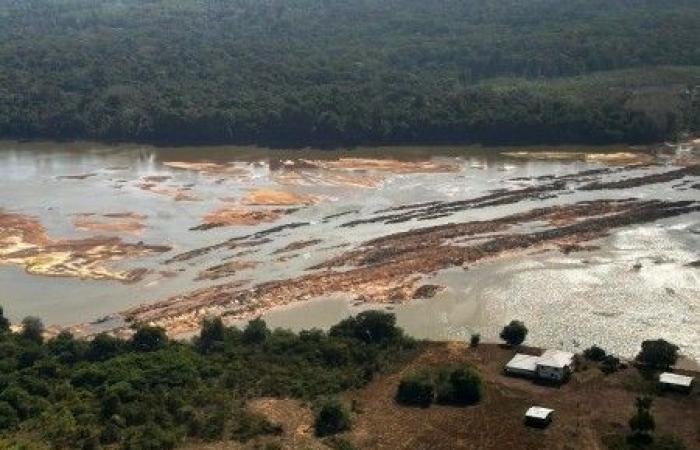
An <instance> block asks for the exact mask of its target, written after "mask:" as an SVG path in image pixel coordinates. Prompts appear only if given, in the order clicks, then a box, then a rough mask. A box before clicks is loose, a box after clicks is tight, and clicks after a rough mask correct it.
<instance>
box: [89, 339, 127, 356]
mask: <svg viewBox="0 0 700 450" xmlns="http://www.w3.org/2000/svg"><path fill="white" fill-rule="evenodd" d="M124 347H125V345H124V341H122V340H121V339H119V338H116V337H114V336H110V335H109V334H107V333H100V334H98V335H97V336H95V338H94V339H93V340H92V341H90V344H89V346H88V350H87V355H86V356H87V359H89V360H90V361H106V360H108V359H110V358H113V357H115V356H117V355H118V354H119V353H121V351H122V350H123V349H124Z"/></svg>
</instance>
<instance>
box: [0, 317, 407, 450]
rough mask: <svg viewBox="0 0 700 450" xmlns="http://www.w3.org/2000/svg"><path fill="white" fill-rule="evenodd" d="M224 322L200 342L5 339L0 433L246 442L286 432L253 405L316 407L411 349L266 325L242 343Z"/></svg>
mask: <svg viewBox="0 0 700 450" xmlns="http://www.w3.org/2000/svg"><path fill="white" fill-rule="evenodd" d="M217 322H218V321H215V320H212V321H210V322H208V325H207V327H206V330H203V331H202V333H200V336H199V337H198V338H197V339H195V340H194V342H192V343H188V342H177V341H170V340H168V339H166V338H165V335H164V333H163V331H162V330H161V329H158V328H152V327H142V328H139V329H138V330H137V331H136V332H135V334H134V336H133V337H132V339H130V340H129V341H123V340H121V339H117V338H114V337H111V336H108V335H98V336H96V337H95V338H94V339H93V340H92V341H90V342H85V341H83V340H80V339H75V338H74V337H73V336H71V335H70V334H69V333H61V334H59V335H58V336H56V337H55V338H53V339H51V340H49V341H48V342H46V343H44V342H41V343H39V342H37V341H36V340H33V339H28V338H27V337H26V336H24V335H23V334H22V333H18V334H13V333H7V334H6V335H4V336H3V337H2V339H0V367H2V368H3V372H2V376H1V377H0V433H2V435H3V438H5V437H6V438H8V439H9V442H16V443H17V445H20V444H21V445H24V441H23V439H29V440H30V441H32V442H45V443H46V444H48V445H49V446H51V447H54V448H97V447H99V446H100V445H102V446H111V447H113V448H131V449H146V448H148V449H167V448H172V447H173V446H178V445H181V444H183V443H185V442H186V441H187V440H188V439H193V440H195V441H213V440H237V441H246V440H248V439H251V438H253V437H255V436H257V435H260V434H270V433H277V432H279V429H278V428H277V427H275V426H273V425H271V424H269V423H268V422H267V421H266V420H265V419H264V418H262V417H260V416H258V415H255V414H253V413H251V412H250V411H248V410H247V408H246V406H245V403H246V399H248V398H251V397H255V396H281V397H297V398H303V399H306V400H310V401H313V400H315V399H317V398H320V397H325V396H328V395H334V394H337V393H340V392H342V391H343V390H346V389H350V388H358V387H361V386H363V385H365V384H366V383H367V382H368V381H369V380H371V379H372V377H373V376H374V374H375V373H377V372H378V371H381V370H385V369H387V368H389V367H391V365H392V364H394V363H396V362H398V361H401V360H404V359H405V358H407V357H409V356H410V355H412V349H414V348H415V343H414V342H413V341H411V340H409V339H403V338H400V336H402V334H401V332H400V330H398V329H396V330H385V331H386V332H387V333H388V334H389V335H391V336H395V340H394V341H392V342H386V341H382V342H380V343H370V342H365V341H364V340H362V339H358V338H355V337H346V336H329V335H328V334H327V333H324V332H323V331H319V330H311V331H304V332H301V333H299V334H296V333H292V332H290V331H285V330H274V331H270V330H268V329H267V326H265V324H264V322H262V321H252V324H250V325H249V326H248V327H246V330H248V333H247V334H246V331H243V332H241V331H239V330H237V329H235V328H226V327H223V328H222V327H221V326H220V325H219V323H217ZM390 323H394V322H393V320H392V321H390ZM244 336H245V337H244ZM205 343H206V344H205ZM3 444H4V442H3ZM21 445H20V448H23V447H21ZM111 447H110V448H111Z"/></svg>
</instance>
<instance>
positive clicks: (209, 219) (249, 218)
mask: <svg viewBox="0 0 700 450" xmlns="http://www.w3.org/2000/svg"><path fill="white" fill-rule="evenodd" d="M285 214H286V211H285V210H283V209H261V210H252V209H245V208H237V207H224V208H220V209H217V210H215V211H212V212H210V213H208V214H207V215H205V216H204V218H203V219H202V224H201V225H200V226H198V227H196V228H195V229H197V230H202V229H205V230H206V229H209V228H217V227H229V226H234V225H246V226H252V225H258V224H261V223H268V222H274V221H276V220H278V219H279V218H280V217H282V216H283V215H285Z"/></svg>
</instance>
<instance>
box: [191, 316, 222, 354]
mask: <svg viewBox="0 0 700 450" xmlns="http://www.w3.org/2000/svg"><path fill="white" fill-rule="evenodd" d="M225 334H226V327H224V323H223V321H222V320H221V317H216V318H213V319H212V318H205V319H204V320H202V329H201V331H200V332H199V339H198V340H197V347H198V348H199V350H200V351H202V352H204V353H208V352H212V351H215V350H218V349H220V348H221V347H222V344H223V342H224V337H225Z"/></svg>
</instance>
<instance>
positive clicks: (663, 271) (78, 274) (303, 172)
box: [0, 144, 700, 357]
mask: <svg viewBox="0 0 700 450" xmlns="http://www.w3.org/2000/svg"><path fill="white" fill-rule="evenodd" d="M202 154H203V153H202V152H201V151H200V150H198V149H161V150H154V149H150V148H120V147H116V148H99V147H94V148H93V147H89V146H88V147H87V148H81V149H75V150H73V149H71V148H70V146H60V147H59V148H51V149H50V150H46V149H44V148H43V147H41V146H39V147H37V148H32V144H23V145H18V144H6V146H5V148H3V149H2V150H0V162H1V163H2V166H0V175H2V177H0V188H2V190H3V192H10V190H11V191H12V192H14V193H15V195H13V196H12V197H4V198H3V199H2V200H1V202H0V208H2V209H1V210H0V284H2V286H3V293H7V294H4V295H5V298H3V299H2V301H3V302H4V306H5V309H6V311H9V312H10V313H11V314H15V315H16V316H15V317H14V318H15V319H18V318H20V317H21V316H22V315H26V314H33V315H38V316H41V317H44V318H45V319H46V321H47V322H49V323H54V324H56V325H59V326H69V327H71V326H72V329H73V330H74V331H76V332H78V333H81V334H91V333H95V332H99V331H103V330H112V331H115V332H118V333H129V330H130V326H131V325H132V324H134V323H139V322H145V323H152V324H156V325H160V326H164V327H165V328H166V329H167V330H168V332H169V333H170V334H171V335H173V336H186V335H188V334H190V333H192V332H194V331H195V330H196V328H197V326H198V324H199V322H200V321H201V319H202V318H203V317H205V316H208V315H220V316H222V317H224V318H225V320H226V321H227V322H228V323H232V324H239V323H242V321H245V320H246V319H248V318H250V317H254V316H256V315H259V314H264V315H265V317H269V319H270V320H271V321H272V323H274V324H275V325H281V326H289V327H292V328H298V327H302V326H309V325H311V326H327V325H329V324H330V323H332V322H333V321H336V320H337V319H339V318H341V317H342V316H343V315H345V314H349V313H352V312H355V311H358V310H360V309H363V308H367V307H381V308H388V309H391V310H393V311H395V312H396V313H397V315H398V317H399V322H400V323H401V324H402V325H404V326H405V327H406V328H407V330H408V331H409V332H411V333H412V334H414V335H416V336H420V337H432V338H441V339H443V338H458V339H464V338H466V337H467V336H468V335H469V334H470V333H472V332H481V333H482V334H483V335H484V337H485V338H487V339H488V338H495V336H496V335H497V331H498V328H499V327H500V326H501V325H502V323H504V322H507V321H509V320H511V319H513V318H526V319H527V320H528V322H529V323H528V325H529V327H530V329H531V330H533V331H532V339H533V344H536V345H556V346H559V347H565V348H575V347H577V346H580V345H585V344H589V345H590V344H591V343H598V344H599V345H607V346H608V347H610V348H611V349H613V350H614V351H615V350H617V351H620V352H621V353H629V352H630V348H631V347H630V345H629V344H628V342H638V341H639V340H641V338H646V337H658V336H662V337H663V336H668V337H669V338H673V340H674V341H675V342H678V343H679V344H680V345H681V347H682V350H683V351H684V352H685V353H687V354H689V355H692V356H694V357H699V356H700V331H699V330H700V317H699V315H698V313H697V311H700V303H698V302H700V295H699V294H700V283H699V280H700V273H699V272H698V269H697V267H696V264H695V263H696V261H697V260H698V259H700V255H699V254H698V249H700V198H698V190H697V189H696V188H695V187H694V186H697V185H700V165H698V164H699V163H700V160H699V159H698V150H691V151H683V152H682V153H679V152H676V150H675V149H674V148H672V147H657V148H649V149H627V148H624V147H622V148H619V147H618V148H610V149H594V150H586V149H583V150H582V149H576V151H573V152H572V151H570V150H569V149H564V150H560V149H554V150H553V149H546V150H545V151H542V149H531V150H530V149H528V150H519V149H517V150H513V149H505V150H504V151H503V152H502V154H501V153H500V152H499V151H498V150H497V149H488V150H480V149H468V148H467V149H460V148H452V149H439V150H438V149H430V148H424V149H400V150H392V149H376V150H356V151H355V152H354V153H347V152H345V153H343V152H340V153H328V152H309V151H296V152H283V151H279V152H276V151H261V150H255V149H223V148H222V149H216V150H213V149H209V150H208V151H207V152H206V156H207V158H206V159H205V158H203V157H202ZM649 230H655V234H649ZM634 236H637V238H638V240H639V242H646V244H645V246H643V247H639V246H635V245H629V243H630V242H632V243H634V242H635V238H634ZM518 267H526V268H527V269H522V270H525V271H520V272H518V271H516V268H518ZM487 268H491V269H488V270H490V271H492V272H493V273H502V274H503V275H502V276H500V278H492V277H491V274H490V273H489V272H484V271H485V270H487ZM518 270H520V269H518ZM524 273H527V274H529V275H528V277H530V278H529V279H528V277H523V276H521V274H524ZM477 274H478V276H477ZM557 277H560V278H561V279H564V278H567V277H569V278H571V277H573V278H571V279H573V280H574V281H573V282H572V283H571V287H573V288H569V287H566V286H567V285H566V283H564V284H562V287H560V288H558V289H556V290H548V289H545V288H540V290H541V291H542V295H541V297H540V298H537V296H533V295H531V294H530V292H532V290H531V288H532V287H533V286H541V285H542V284H541V283H543V281H542V280H545V279H547V280H550V281H548V282H547V284H546V286H554V285H557V283H556V282H553V281H551V280H560V278H557ZM611 283H612V284H611ZM612 286H615V287H614V288H613V287H612ZM640 286H645V288H644V289H640ZM39 292H44V293H45V292H49V293H50V294H49V298H48V299H47V298H46V294H43V297H42V298H41V299H38V298H37V294H38V293H39ZM521 294H522V295H521ZM523 296H525V297H527V301H525V300H524V299H523ZM593 299H602V300H600V301H603V300H606V299H607V300H606V301H603V303H600V301H599V300H595V301H594V300H593ZM554 300H556V303H553V302H554ZM338 302H341V303H338ZM637 303H638V304H639V307H638V308H637V307H635V304H637ZM594 304H595V306H592V305H594ZM323 305H326V306H325V311H324V310H323V308H324V306H323ZM339 305H344V306H339ZM543 305H550V307H551V311H547V308H545V307H544V306H543ZM654 305H656V306H655V307H654ZM534 310H537V311H539V313H538V314H536V315H533V314H532V311H534ZM560 317H566V318H565V319H562V320H565V321H566V322H567V323H566V324H560V323H559V318H560ZM98 319H99V320H98ZM672 323H673V324H680V325H671V324H672ZM564 329H566V330H568V333H569V335H568V336H563V335H561V334H562V333H561V332H560V331H559V332H558V331H557V330H564ZM611 329H614V330H618V331H617V334H614V333H613V334H611V333H610V332H608V331H607V330H611ZM594 330H595V331H594ZM596 333H597V334H596ZM595 336H603V337H602V338H601V339H603V340H604V341H605V342H593V340H595Z"/></svg>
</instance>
